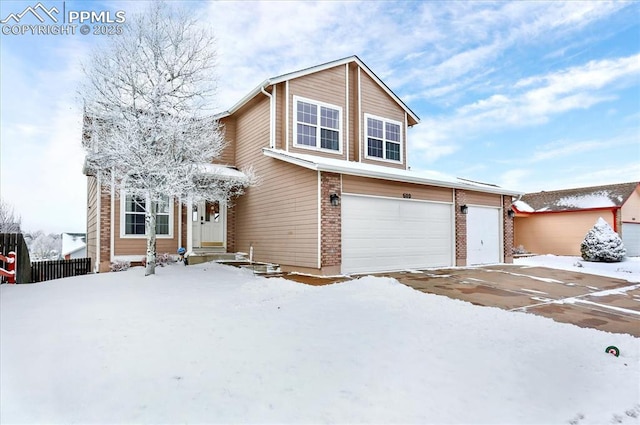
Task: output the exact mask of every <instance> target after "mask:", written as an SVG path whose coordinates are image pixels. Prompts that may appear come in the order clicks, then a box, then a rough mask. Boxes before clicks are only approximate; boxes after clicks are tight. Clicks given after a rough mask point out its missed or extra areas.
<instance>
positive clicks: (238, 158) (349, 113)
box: [87, 56, 519, 275]
mask: <svg viewBox="0 0 640 425" xmlns="http://www.w3.org/2000/svg"><path fill="white" fill-rule="evenodd" d="M217 119H218V120H219V121H220V122H221V123H222V124H223V126H224V131H225V138H226V140H227V141H228V145H227V147H226V149H225V151H224V154H223V155H222V157H221V158H219V159H218V160H217V161H216V164H217V166H218V167H222V166H225V167H227V169H228V172H230V173H239V171H237V170H238V169H243V168H244V167H246V166H252V167H253V169H254V170H255V172H256V174H257V176H258V178H259V179H260V184H259V185H257V186H255V187H251V188H249V189H248V190H247V191H246V193H245V194H244V195H242V196H240V197H238V198H237V199H235V200H234V202H233V203H232V204H231V205H218V203H202V204H199V205H186V206H179V205H178V204H176V205H174V206H173V207H172V208H167V209H166V210H165V211H163V212H162V214H161V217H159V219H158V220H159V225H158V233H159V236H158V242H157V249H158V253H163V252H168V253H175V252H176V250H177V248H178V247H180V246H184V247H185V248H186V249H187V251H188V252H195V251H198V250H206V249H210V250H220V251H225V252H245V253H249V252H251V253H252V256H253V259H254V260H255V261H261V262H270V263H277V264H279V265H280V266H281V267H282V268H283V269H284V270H295V271H300V272H307V273H313V274H323V275H333V274H351V273H366V272H376V271H390V270H403V269H419V268H427V267H440V266H454V265H458V266H464V265H472V264H483V263H498V262H511V261H512V246H513V220H512V214H513V211H511V205H512V196H515V195H519V193H517V192H514V191H510V190H505V189H502V188H499V187H497V186H493V185H487V184H480V183H474V182H470V181H467V180H462V179H457V178H442V177H437V176H439V174H438V175H436V177H434V176H429V175H425V174H421V173H417V172H413V171H411V170H409V167H408V158H407V156H408V141H407V132H408V129H409V127H412V126H414V125H416V124H418V123H419V121H420V120H419V118H418V117H417V116H416V114H415V113H414V112H413V111H412V110H411V109H410V108H409V107H408V106H407V105H405V104H404V102H402V100H400V98H399V97H398V96H397V95H395V94H394V93H393V92H392V91H391V90H390V89H389V88H388V87H387V86H386V85H385V84H384V83H383V82H382V81H381V80H380V79H379V78H378V77H377V76H376V75H375V74H374V73H373V72H372V71H371V70H370V69H369V68H368V67H367V66H366V65H365V64H364V63H363V62H362V61H361V60H360V59H359V58H358V57H356V56H352V57H348V58H345V59H340V60H337V61H334V62H329V63H326V64H322V65H318V66H315V67H312V68H308V69H304V70H301V71H297V72H293V73H290V74H285V75H281V76H278V77H275V78H270V79H268V80H266V81H264V82H263V83H262V84H260V85H259V86H258V87H256V88H255V89H253V91H251V92H249V93H248V94H247V95H246V96H245V97H244V98H243V99H241V100H240V101H239V102H238V103H237V104H235V105H234V106H233V107H232V108H231V109H229V110H228V111H226V112H224V113H222V114H219V115H218V116H217ZM88 174H90V173H88ZM434 175H435V174H434ZM88 179H89V182H88V211H87V243H88V251H89V255H90V256H91V257H92V258H93V260H94V264H96V268H97V270H99V271H105V270H108V269H109V264H110V262H111V261H114V260H116V259H129V260H135V261H137V260H139V259H141V258H142V257H143V255H144V253H145V239H144V226H138V225H136V223H140V220H139V217H138V215H140V214H143V213H142V212H141V211H137V210H136V207H135V204H134V203H132V202H127V197H126V196H121V197H118V196H116V195H117V193H115V191H116V190H117V189H116V188H115V187H112V188H111V191H109V190H107V191H102V192H101V191H99V190H98V187H99V186H100V184H101V183H102V182H98V181H97V178H96V177H94V176H91V175H89V176H88ZM142 222H143V221H142Z"/></svg>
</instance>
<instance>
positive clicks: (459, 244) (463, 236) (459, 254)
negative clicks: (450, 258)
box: [454, 189, 467, 266]
mask: <svg viewBox="0 0 640 425" xmlns="http://www.w3.org/2000/svg"><path fill="white" fill-rule="evenodd" d="M466 203H467V196H466V193H465V191H464V190H460V189H455V205H454V209H455V220H456V222H455V233H456V235H455V241H456V266H466V265H467V215H466V214H462V212H460V207H461V206H462V205H464V204H466Z"/></svg>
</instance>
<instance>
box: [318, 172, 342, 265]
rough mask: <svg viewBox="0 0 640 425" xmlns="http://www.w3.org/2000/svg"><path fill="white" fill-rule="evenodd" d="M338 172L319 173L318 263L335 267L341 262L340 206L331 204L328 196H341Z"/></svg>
mask: <svg viewBox="0 0 640 425" xmlns="http://www.w3.org/2000/svg"><path fill="white" fill-rule="evenodd" d="M341 188H342V184H341V176H340V174H335V173H324V172H323V173H320V208H321V211H320V217H321V221H320V248H321V253H320V264H321V267H322V268H324V267H336V266H338V267H339V266H340V265H341V264H342V206H341V205H339V206H337V207H334V206H333V205H331V201H330V199H329V198H330V196H331V194H333V193H335V194H337V195H338V196H340V197H342V191H341Z"/></svg>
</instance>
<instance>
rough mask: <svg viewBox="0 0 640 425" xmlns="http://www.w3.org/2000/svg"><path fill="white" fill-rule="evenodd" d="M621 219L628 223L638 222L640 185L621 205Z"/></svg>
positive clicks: (639, 214)
mask: <svg viewBox="0 0 640 425" xmlns="http://www.w3.org/2000/svg"><path fill="white" fill-rule="evenodd" d="M622 221H625V222H628V223H637V222H640V186H637V187H636V190H634V191H633V193H631V196H629V198H628V199H627V200H626V202H625V203H624V204H623V205H622Z"/></svg>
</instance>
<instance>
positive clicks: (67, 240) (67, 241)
mask: <svg viewBox="0 0 640 425" xmlns="http://www.w3.org/2000/svg"><path fill="white" fill-rule="evenodd" d="M85 239H86V235H85V234H84V233H63V234H62V256H63V257H64V256H65V255H67V254H72V253H74V252H76V251H80V250H81V249H83V248H84V247H86V246H87V244H86V242H85Z"/></svg>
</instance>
